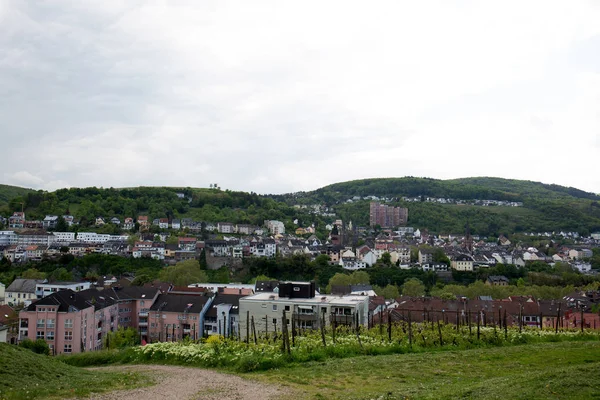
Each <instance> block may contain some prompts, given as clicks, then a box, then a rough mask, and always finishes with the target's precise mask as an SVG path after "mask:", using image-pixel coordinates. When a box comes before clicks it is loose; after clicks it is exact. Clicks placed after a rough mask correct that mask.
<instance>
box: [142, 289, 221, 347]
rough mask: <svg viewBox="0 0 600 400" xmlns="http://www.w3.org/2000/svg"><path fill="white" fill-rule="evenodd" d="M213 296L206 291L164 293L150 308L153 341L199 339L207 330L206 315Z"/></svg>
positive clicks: (150, 330)
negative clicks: (198, 292) (204, 292)
mask: <svg viewBox="0 0 600 400" xmlns="http://www.w3.org/2000/svg"><path fill="white" fill-rule="evenodd" d="M212 299H213V298H212V297H209V296H206V295H204V294H203V293H200V294H191V293H181V294H179V293H163V294H160V295H159V296H158V297H157V299H156V301H154V303H153V304H152V306H151V307H150V310H149V316H148V321H149V323H150V327H149V329H148V331H149V341H150V342H167V341H176V340H180V339H183V338H185V337H190V338H191V339H193V340H195V339H198V338H200V337H201V336H202V333H203V332H204V317H205V315H206V313H207V311H208V309H209V307H210V306H211V303H212Z"/></svg>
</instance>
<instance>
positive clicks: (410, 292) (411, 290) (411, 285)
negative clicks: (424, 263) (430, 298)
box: [402, 278, 425, 297]
mask: <svg viewBox="0 0 600 400" xmlns="http://www.w3.org/2000/svg"><path fill="white" fill-rule="evenodd" d="M402 295H403V296H410V297H421V296H423V295H425V285H423V282H421V281H420V280H419V279H417V278H410V279H407V280H406V281H405V282H404V285H402Z"/></svg>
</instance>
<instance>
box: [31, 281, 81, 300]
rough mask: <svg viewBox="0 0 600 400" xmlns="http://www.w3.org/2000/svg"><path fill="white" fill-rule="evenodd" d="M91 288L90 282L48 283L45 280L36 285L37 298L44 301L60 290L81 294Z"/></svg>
mask: <svg viewBox="0 0 600 400" xmlns="http://www.w3.org/2000/svg"><path fill="white" fill-rule="evenodd" d="M90 287H91V283H90V282H48V280H47V279H45V280H44V281H42V282H38V283H36V285H35V296H36V298H38V299H42V298H44V297H47V296H49V295H51V294H52V293H55V292H58V291H60V290H72V291H74V292H80V291H82V290H86V289H89V288H90Z"/></svg>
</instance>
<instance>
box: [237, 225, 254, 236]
mask: <svg viewBox="0 0 600 400" xmlns="http://www.w3.org/2000/svg"><path fill="white" fill-rule="evenodd" d="M236 229H237V233H239V234H242V235H252V234H253V233H254V231H255V230H256V226H254V225H248V224H238V225H237V226H236Z"/></svg>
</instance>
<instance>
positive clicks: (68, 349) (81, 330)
mask: <svg viewBox="0 0 600 400" xmlns="http://www.w3.org/2000/svg"><path fill="white" fill-rule="evenodd" d="M108 294H110V293H103V292H102V291H98V290H96V289H88V290H83V291H80V292H74V291H72V290H70V289H69V290H61V291H58V292H55V293H53V294H51V295H50V296H47V297H44V298H43V299H40V300H38V301H36V302H35V303H33V304H31V305H30V306H28V307H27V308H25V309H24V310H23V311H21V312H20V313H19V319H20V321H19V340H24V339H31V340H36V339H44V340H45V341H46V342H47V343H48V345H49V346H50V350H51V351H52V353H53V354H60V353H79V352H82V351H92V350H99V349H101V348H102V341H103V339H104V337H105V335H106V334H107V333H108V332H111V331H113V330H115V329H117V326H118V322H117V321H118V303H117V300H116V299H115V298H113V297H111V296H108Z"/></svg>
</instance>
